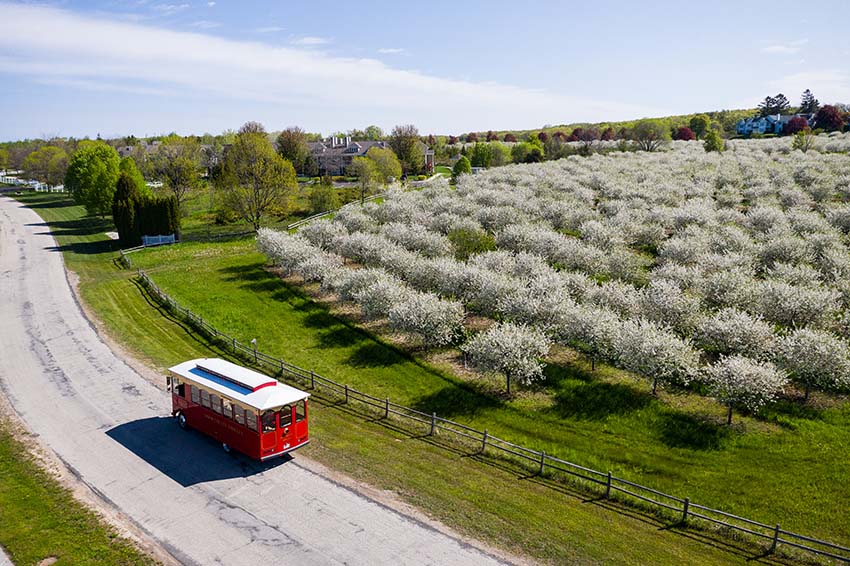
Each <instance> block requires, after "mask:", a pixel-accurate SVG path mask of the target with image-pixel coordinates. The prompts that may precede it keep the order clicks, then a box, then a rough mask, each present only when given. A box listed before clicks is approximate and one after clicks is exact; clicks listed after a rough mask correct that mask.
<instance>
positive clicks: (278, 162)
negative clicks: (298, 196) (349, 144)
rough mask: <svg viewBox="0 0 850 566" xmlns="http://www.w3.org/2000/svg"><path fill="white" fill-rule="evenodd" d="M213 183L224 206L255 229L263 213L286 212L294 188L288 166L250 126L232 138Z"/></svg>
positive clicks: (294, 180) (293, 170) (267, 140)
mask: <svg viewBox="0 0 850 566" xmlns="http://www.w3.org/2000/svg"><path fill="white" fill-rule="evenodd" d="M249 124H252V123H249ZM216 184H217V185H218V188H219V189H220V190H221V192H222V194H223V195H224V200H225V203H226V204H227V206H229V207H230V208H231V209H232V210H233V211H234V212H235V213H236V214H238V215H239V216H240V217H241V218H243V219H244V220H245V221H247V222H248V223H249V224H251V226H253V227H254V229H255V230H259V229H260V223H261V221H262V220H263V218H264V217H265V215H266V214H269V213H272V212H275V213H284V212H285V211H286V208H287V206H288V205H289V198H290V196H291V195H292V193H293V192H294V191H295V189H296V188H297V186H298V182H297V181H296V179H295V168H294V167H292V164H291V163H290V162H288V161H287V160H285V159H284V158H282V157H281V156H280V154H278V153H277V152H276V151H275V149H274V147H272V144H271V142H270V141H269V139H268V137H267V136H266V134H265V132H260V131H256V129H255V128H253V127H251V128H247V129H246V128H245V127H243V130H240V133H239V134H238V135H237V136H236V139H235V141H234V142H233V145H232V146H231V147H230V148H229V150H228V151H227V152H226V153H225V157H224V163H223V165H222V171H221V174H220V175H219V177H218V179H217V181H216Z"/></svg>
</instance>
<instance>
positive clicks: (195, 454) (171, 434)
mask: <svg viewBox="0 0 850 566" xmlns="http://www.w3.org/2000/svg"><path fill="white" fill-rule="evenodd" d="M106 435H107V436H109V437H110V438H112V439H113V440H115V441H116V442H118V443H119V444H121V445H122V446H124V448H126V449H127V450H129V451H130V452H132V453H134V454H135V455H137V456H138V457H139V458H141V459H142V460H144V461H145V462H147V463H148V464H150V465H151V466H153V467H154V468H156V469H157V470H159V471H160V472H162V473H163V474H165V475H167V476H168V477H170V478H171V479H173V480H174V481H176V482H177V483H179V484H180V485H182V486H183V487H189V486H193V485H195V484H199V483H204V482H209V481H215V480H226V479H233V478H245V477H249V476H252V475H255V474H258V473H262V472H264V471H266V470H270V469H273V468H276V467H277V466H280V465H282V464H285V463H286V462H288V461H290V460H291V459H292V457H291V456H289V455H284V456H283V457H280V458H275V459H273V460H268V461H266V462H258V461H254V460H251V459H250V458H247V457H246V456H243V455H241V454H236V453H231V454H227V453H225V452H224V451H223V450H222V449H221V444H220V443H218V442H216V441H214V440H213V439H211V438H210V437H208V436H206V435H204V434H201V433H200V432H197V431H195V430H191V429H190V430H181V429H180V428H178V427H177V423H175V422H174V419H173V418H172V417H150V418H147V419H139V420H136V421H131V422H128V423H124V424H121V425H118V426H116V427H114V428H112V429H110V430H108V431H106Z"/></svg>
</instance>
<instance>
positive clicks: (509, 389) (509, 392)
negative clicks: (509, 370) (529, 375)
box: [505, 375, 511, 397]
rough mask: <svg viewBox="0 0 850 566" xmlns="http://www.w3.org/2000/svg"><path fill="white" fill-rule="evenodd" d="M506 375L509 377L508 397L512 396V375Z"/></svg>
mask: <svg viewBox="0 0 850 566" xmlns="http://www.w3.org/2000/svg"><path fill="white" fill-rule="evenodd" d="M505 377H507V378H508V397H510V396H511V376H510V375H506V376H505Z"/></svg>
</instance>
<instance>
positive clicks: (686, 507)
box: [682, 497, 691, 523]
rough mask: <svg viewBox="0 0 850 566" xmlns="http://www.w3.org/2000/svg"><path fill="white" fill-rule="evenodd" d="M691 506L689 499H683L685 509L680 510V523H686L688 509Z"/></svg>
mask: <svg viewBox="0 0 850 566" xmlns="http://www.w3.org/2000/svg"><path fill="white" fill-rule="evenodd" d="M690 506H691V499H690V498H689V497H686V498H685V507H684V509H682V522H683V523H684V522H686V521H687V520H688V508H689V507H690Z"/></svg>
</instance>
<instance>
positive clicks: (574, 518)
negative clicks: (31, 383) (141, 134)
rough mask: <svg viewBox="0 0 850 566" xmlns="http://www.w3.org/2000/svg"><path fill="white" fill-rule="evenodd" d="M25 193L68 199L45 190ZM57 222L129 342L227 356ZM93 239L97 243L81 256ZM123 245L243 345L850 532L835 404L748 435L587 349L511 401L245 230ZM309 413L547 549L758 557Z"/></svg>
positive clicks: (151, 353)
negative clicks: (322, 289) (286, 271)
mask: <svg viewBox="0 0 850 566" xmlns="http://www.w3.org/2000/svg"><path fill="white" fill-rule="evenodd" d="M54 199H55V197H54ZM25 200H26V201H27V202H30V203H32V204H33V205H35V206H38V205H40V204H41V205H44V204H52V203H54V202H56V203H60V204H61V201H49V199H48V200H45V199H44V198H43V197H39V196H34V197H30V196H28V197H26V198H25ZM37 210H38V211H39V212H40V213H42V214H43V215H44V217H45V218H47V219H48V220H49V221H50V223H51V224H55V223H59V222H68V221H69V220H70V217H72V216H74V214H76V215H77V217H79V215H80V214H81V212H80V210H79V209H77V208H76V207H71V206H67V202H65V204H64V205H62V206H45V207H43V208H40V209H37ZM54 218H55V220H53V219H54ZM56 228H57V229H58V232H59V234H58V239H59V243H60V245H61V246H64V249H66V251H67V253H66V262H67V265H68V266H69V268H70V269H72V270H74V271H77V272H78V273H79V274H80V278H81V291H82V294H83V297H84V300H85V302H86V303H87V304H88V305H89V307H90V308H91V309H92V310H94V311H95V312H96V313H97V315H98V317H99V318H100V319H101V320H102V321H103V323H104V324H105V326H106V327H107V329H108V330H109V332H110V333H111V334H112V335H113V336H114V337H115V338H116V339H118V340H119V341H120V342H122V343H123V344H124V345H125V346H128V347H130V348H131V349H132V350H134V351H135V352H136V353H137V354H138V355H139V356H140V357H142V358H143V359H145V360H147V361H148V362H149V363H151V364H152V365H154V366H156V367H159V368H164V367H167V366H169V365H171V364H173V363H175V362H177V361H181V360H184V359H188V358H190V357H196V356H202V355H220V352H217V351H216V350H215V348H214V347H211V345H210V344H209V343H208V342H207V341H206V340H205V339H204V338H203V337H199V336H198V335H197V334H196V333H194V332H192V331H191V329H189V328H188V327H187V326H186V325H185V324H184V323H182V322H181V321H179V320H176V319H174V318H173V317H171V316H170V315H169V314H168V313H167V312H165V311H164V310H163V309H161V308H160V307H159V306H158V305H156V304H155V303H153V302H152V301H151V300H150V298H149V297H148V296H147V295H146V293H145V292H144V290H143V289H141V288H140V287H139V285H138V284H137V283H136V282H135V281H134V280H133V279H132V272H131V271H128V270H123V271H122V270H120V269H118V267H117V266H116V265H115V264H114V263H113V261H112V260H113V258H114V254H111V253H109V252H108V248H109V245H108V244H105V243H103V242H102V241H103V237H102V236H99V235H98V234H96V233H93V234H82V233H78V234H71V233H68V232H67V231H66V230H63V225H57V226H56ZM92 228H93V229H95V230H96V229H97V226H96V225H93V226H92ZM98 241H100V242H101V243H100V244H98ZM98 245H99V246H101V253H96V254H88V255H87V254H85V253H83V251H84V250H85V249H89V250H94V249H95V248H94V247H92V246H98ZM75 246H76V247H75ZM79 246H89V247H87V248H81V247H79ZM132 257H133V261H134V262H135V263H136V264H137V265H139V266H141V267H144V268H145V269H146V270H148V271H149V272H150V273H151V276H152V277H153V279H154V280H155V281H156V282H157V284H158V285H160V286H161V287H163V288H164V289H165V290H166V291H167V292H169V293H171V294H172V295H173V296H174V297H175V298H176V299H177V300H178V301H180V302H182V303H183V304H184V305H185V306H189V307H190V308H192V309H193V310H195V311H196V312H198V313H199V314H201V315H203V316H204V317H205V319H207V320H209V321H210V322H211V323H212V324H214V325H215V326H216V327H218V328H219V329H220V330H222V331H225V332H228V333H230V334H233V335H235V336H236V337H237V338H239V339H240V340H243V341H245V342H247V341H249V340H250V339H251V338H257V340H258V345H259V347H260V348H261V349H262V350H264V351H267V352H269V353H273V354H277V355H280V356H282V357H284V358H285V359H287V360H289V361H291V362H293V363H296V364H298V365H301V366H302V367H307V368H310V369H315V370H316V371H317V372H319V373H321V374H324V375H326V376H328V377H330V378H332V379H335V380H337V381H340V382H346V383H349V384H350V385H352V386H354V387H357V388H359V389H362V390H364V391H366V392H368V393H372V394H374V395H377V396H381V397H384V396H388V397H390V398H392V399H393V400H394V401H396V402H399V403H403V404H408V405H413V406H415V407H417V408H420V409H422V410H425V411H431V410H434V411H436V412H437V413H438V414H440V415H442V416H446V417H451V418H453V419H456V420H459V421H462V422H466V423H469V424H471V425H473V426H476V427H477V428H488V429H489V430H490V432H491V433H492V434H496V435H498V436H501V437H503V438H506V439H509V440H514V441H519V442H522V443H525V444H527V445H529V446H532V447H534V448H537V449H544V450H546V451H547V453H550V454H555V455H559V456H562V457H566V458H567V459H571V460H573V461H576V462H578V463H582V464H585V465H590V466H593V467H596V468H598V469H602V470H606V469H611V470H613V471H614V472H615V473H617V474H618V475H621V476H625V477H628V478H632V479H635V480H639V481H641V482H643V483H645V484H648V485H650V486H653V487H657V488H660V489H663V490H667V491H670V492H673V493H674V494H680V495H688V496H690V497H691V499H692V500H693V501H695V502H699V503H703V504H708V505H716V506H719V507H721V508H724V509H727V510H730V511H733V512H736V513H741V514H744V515H745V516H750V517H752V518H756V519H762V520H765V521H766V522H776V521H781V522H782V524H783V528H786V529H792V530H798V531H801V532H803V533H804V534H812V535H817V536H821V537H825V538H827V539H831V540H833V541H835V542H839V543H841V542H845V543H846V542H847V539H848V536H847V534H848V530H850V525H848V524H847V521H846V517H845V516H844V510H845V509H846V505H845V503H844V502H845V501H846V499H847V495H848V491H847V490H848V487H847V485H848V482H847V479H848V477H847V471H846V466H843V465H842V461H843V459H844V458H845V457H846V454H847V450H848V438H850V434H848V428H850V425H848V421H850V419H848V418H847V417H848V416H850V414H848V409H847V407H846V405H841V406H838V407H836V408H831V409H821V410H802V411H801V410H799V409H798V408H797V407H795V406H788V407H785V408H780V410H777V411H775V412H774V413H773V415H772V416H771V417H770V422H768V423H761V422H756V421H753V420H751V419H747V421H746V427H745V429H744V431H743V432H742V431H740V430H737V429H735V430H732V431H730V430H728V429H726V428H725V427H722V426H719V425H717V424H713V423H712V422H710V421H707V420H705V419H703V418H702V417H701V416H700V415H698V414H695V413H694V409H692V408H691V407H690V405H689V403H691V400H690V398H682V399H678V398H669V399H667V401H668V402H671V403H672V404H673V405H676V406H681V407H682V408H679V409H676V408H673V407H672V406H671V404H665V403H661V402H659V401H658V400H655V399H653V398H651V397H650V396H648V395H647V394H646V387H645V386H644V384H642V383H638V382H634V381H632V380H631V378H629V377H628V376H623V375H622V374H620V373H619V372H614V371H612V370H610V369H603V370H600V371H598V372H596V373H593V374H591V373H590V372H589V371H587V368H585V367H584V366H583V365H582V363H581V362H577V363H572V364H564V365H560V366H559V365H553V366H550V368H549V369H548V370H547V379H548V382H547V384H546V387H547V388H548V390H550V391H551V393H552V394H551V395H550V396H546V397H543V396H539V395H535V394H531V395H522V396H519V397H518V398H516V399H514V400H511V401H505V400H503V399H501V398H499V397H497V396H492V395H489V394H487V393H485V392H482V391H481V390H480V389H479V388H477V387H475V386H473V385H470V384H469V383H467V382H464V381H463V380H461V379H459V378H458V377H456V376H454V375H453V374H451V373H450V372H448V371H445V370H440V369H437V368H434V367H432V366H430V365H428V364H425V363H423V362H421V361H418V360H416V359H413V358H411V357H409V356H408V355H406V354H404V353H403V352H401V351H399V350H397V349H395V348H393V347H391V346H387V345H385V344H384V343H383V342H381V341H379V340H376V339H374V338H373V337H372V336H370V335H369V334H368V333H366V332H363V331H361V330H359V329H357V328H355V327H353V326H351V325H350V324H348V323H346V322H344V321H342V320H340V319H338V318H336V317H334V316H333V315H332V314H331V313H329V312H328V310H327V309H326V308H325V307H324V306H322V305H320V304H317V303H315V302H314V301H312V300H310V299H309V298H308V297H305V296H304V295H303V294H302V293H301V292H299V291H298V290H297V289H294V288H292V287H290V286H288V285H286V284H284V283H283V282H281V281H280V280H279V279H277V278H276V277H274V276H272V275H270V274H269V273H268V272H267V271H266V270H265V264H264V260H263V258H262V256H260V255H259V254H257V253H256V252H255V251H254V250H253V242H252V241H250V240H248V241H234V242H222V243H215V244H201V243H189V244H181V245H179V246H172V247H167V248H159V249H154V250H146V251H144V252H141V253H137V254H134V255H133V256H132ZM541 399H545V401H541ZM311 427H312V436H313V439H314V441H313V443H312V444H311V446H310V447H308V448H307V449H305V450H304V452H303V454H305V455H307V456H309V457H311V458H315V459H317V460H319V461H322V462H324V463H326V464H327V465H329V466H331V467H333V468H335V469H338V470H341V471H343V472H346V473H348V474H350V475H351V476H353V477H355V478H358V479H361V480H364V481H366V482H368V483H370V484H372V485H375V486H376V487H379V488H382V489H388V490H391V491H393V492H395V493H397V494H399V495H400V496H401V497H402V498H404V499H405V500H407V501H409V502H410V503H412V504H414V505H417V506H419V507H420V508H422V509H424V510H425V511H426V512H427V513H429V514H431V515H432V516H434V517H436V518H438V519H440V520H442V521H444V522H446V523H447V524H449V525H451V526H453V527H454V528H456V529H458V530H459V531H461V532H463V533H466V534H469V535H472V536H476V537H479V538H482V539H483V540H485V541H488V542H491V543H494V544H497V545H499V546H501V547H503V548H506V549H508V550H514V551H516V552H520V553H526V554H529V555H531V556H534V557H537V558H541V559H544V560H548V561H552V562H556V563H566V562H581V563H587V562H611V563H634V564H643V563H658V564H679V563H683V562H687V563H694V562H699V563H702V564H712V563H717V564H722V563H730V562H742V561H743V558H742V556H743V557H748V556H749V557H751V556H752V554H751V552H752V550H751V549H750V550H746V551H743V552H742V551H740V550H739V549H738V547H737V544H736V543H728V541H726V540H725V539H722V538H717V537H714V536H713V535H712V536H709V535H706V534H705V533H699V532H694V531H679V530H678V529H677V528H666V527H665V525H664V524H663V523H660V522H658V521H657V519H655V518H654V517H653V516H652V515H646V514H642V513H640V512H638V511H634V510H629V509H627V508H622V507H619V506H616V505H613V504H610V503H607V502H604V501H601V500H596V499H594V498H592V497H590V498H588V497H587V494H586V493H581V492H576V491H573V490H572V489H571V488H570V487H568V486H561V487H552V486H551V485H549V484H547V483H546V482H542V481H541V480H540V479H539V478H535V477H533V476H532V477H530V476H528V475H527V474H524V473H520V472H518V470H517V469H515V468H511V467H509V466H503V465H501V464H499V463H498V462H497V461H493V460H488V459H481V458H478V457H470V456H469V455H468V454H464V453H462V452H458V451H454V450H451V449H447V448H445V447H440V446H435V445H433V444H431V443H430V441H429V439H427V438H421V437H419V436H418V435H417V434H411V433H410V432H406V431H403V430H399V429H395V428H393V426H392V424H391V423H383V422H380V421H378V422H375V421H369V420H364V419H363V416H362V415H357V414H348V408H346V407H344V406H338V405H335V404H322V403H321V402H318V403H315V404H314V406H313V412H312V418H311ZM824 486H830V487H829V488H825V487H824Z"/></svg>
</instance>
